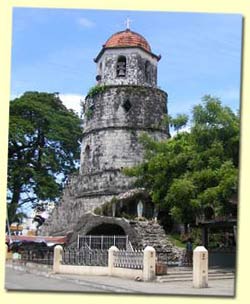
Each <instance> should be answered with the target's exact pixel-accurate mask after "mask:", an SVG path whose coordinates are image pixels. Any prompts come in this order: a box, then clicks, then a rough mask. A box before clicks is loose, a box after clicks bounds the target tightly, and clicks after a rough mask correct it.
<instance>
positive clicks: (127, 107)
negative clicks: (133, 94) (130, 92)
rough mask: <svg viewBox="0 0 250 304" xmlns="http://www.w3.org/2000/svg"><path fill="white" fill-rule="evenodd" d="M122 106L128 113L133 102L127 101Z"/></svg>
mask: <svg viewBox="0 0 250 304" xmlns="http://www.w3.org/2000/svg"><path fill="white" fill-rule="evenodd" d="M122 106H123V108H124V110H125V111H126V112H128V111H129V110H130V109H131V107H132V105H131V102H130V101H129V99H126V100H125V101H124V102H123V104H122Z"/></svg>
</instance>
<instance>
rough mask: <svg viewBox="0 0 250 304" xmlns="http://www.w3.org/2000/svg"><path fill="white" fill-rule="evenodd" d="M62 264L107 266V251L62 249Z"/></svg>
mask: <svg viewBox="0 0 250 304" xmlns="http://www.w3.org/2000/svg"><path fill="white" fill-rule="evenodd" d="M62 264H64V265H85V266H108V250H100V249H89V248H86V247H85V248H80V249H78V248H64V250H63V258H62Z"/></svg>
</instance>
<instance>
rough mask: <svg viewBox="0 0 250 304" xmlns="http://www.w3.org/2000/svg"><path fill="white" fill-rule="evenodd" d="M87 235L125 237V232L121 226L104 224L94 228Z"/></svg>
mask: <svg viewBox="0 0 250 304" xmlns="http://www.w3.org/2000/svg"><path fill="white" fill-rule="evenodd" d="M87 235H125V231H124V230H123V228H122V227H121V226H119V225H116V224H107V223H104V224H101V225H98V226H95V227H94V228H92V229H91V230H90V231H89V232H88V233H87Z"/></svg>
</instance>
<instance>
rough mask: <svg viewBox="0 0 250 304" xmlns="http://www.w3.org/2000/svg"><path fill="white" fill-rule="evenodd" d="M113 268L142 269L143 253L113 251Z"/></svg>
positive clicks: (139, 251)
mask: <svg viewBox="0 0 250 304" xmlns="http://www.w3.org/2000/svg"><path fill="white" fill-rule="evenodd" d="M114 267H120V268H131V269H143V251H141V250H138V251H136V250H135V251H125V250H120V251H115V252H114Z"/></svg>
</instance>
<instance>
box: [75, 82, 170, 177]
mask: <svg viewBox="0 0 250 304" xmlns="http://www.w3.org/2000/svg"><path fill="white" fill-rule="evenodd" d="M166 103H167V94H166V93H165V92H163V91H161V90H159V89H153V88H145V87H138V86H109V87H107V88H106V90H105V92H104V93H102V94H97V95H96V96H94V97H93V98H90V97H87V98H86V103H85V113H88V112H89V110H90V109H91V116H90V117H88V116H87V115H86V119H85V122H84V127H83V128H84V131H83V143H82V151H81V168H80V173H81V174H85V173H90V172H95V171H100V170H107V169H121V168H122V167H127V166H129V167H130V166H134V165H135V164H138V163H139V162H140V161H141V160H142V159H143V150H142V147H141V145H140V144H139V137H140V135H141V134H142V133H144V132H146V133H147V134H149V135H150V136H152V137H153V138H155V139H157V140H162V139H166V138H167V137H168V130H167V129H166V127H165V126H163V124H162V120H163V118H164V115H165V114H167V105H166Z"/></svg>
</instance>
